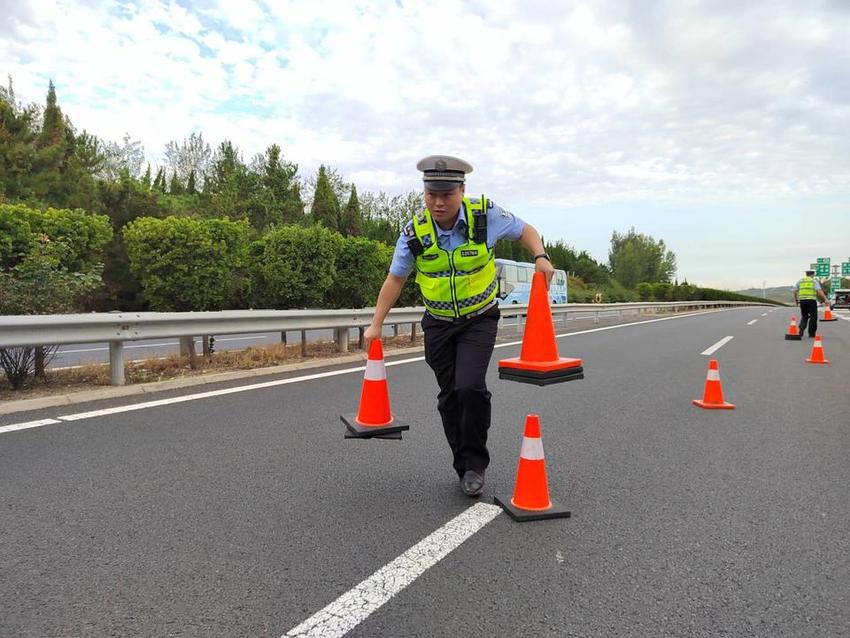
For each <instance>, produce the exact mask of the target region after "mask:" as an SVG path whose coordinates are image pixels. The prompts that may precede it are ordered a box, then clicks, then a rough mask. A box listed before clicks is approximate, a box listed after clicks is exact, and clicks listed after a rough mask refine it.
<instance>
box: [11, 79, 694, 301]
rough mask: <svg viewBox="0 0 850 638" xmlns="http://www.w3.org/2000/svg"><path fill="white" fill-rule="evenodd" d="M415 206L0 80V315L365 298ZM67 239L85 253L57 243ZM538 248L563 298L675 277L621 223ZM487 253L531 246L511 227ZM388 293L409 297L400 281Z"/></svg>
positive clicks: (655, 246) (621, 292)
mask: <svg viewBox="0 0 850 638" xmlns="http://www.w3.org/2000/svg"><path fill="white" fill-rule="evenodd" d="M423 207H424V202H423V198H422V194H421V192H410V193H404V194H400V195H396V196H390V195H388V194H386V193H384V192H379V193H362V194H361V193H358V190H357V188H356V185H355V184H353V183H349V182H347V181H346V180H345V179H344V178H343V176H341V175H340V174H339V173H338V172H337V171H336V170H335V169H333V168H332V167H330V166H326V165H322V166H320V167H319V169H318V171H317V173H316V174H315V175H311V176H308V177H303V176H301V175H299V167H298V165H297V164H296V163H294V162H291V161H289V160H287V159H285V157H284V154H283V151H282V149H281V147H280V146H278V145H277V144H270V145H269V146H268V147H267V148H266V150H265V151H264V152H262V153H259V154H256V155H255V156H254V157H253V158H252V159H251V160H250V161H247V162H246V161H245V160H244V158H243V155H242V153H241V152H240V151H239V149H238V147H237V146H235V145H234V144H233V142H232V141H229V140H225V141H223V142H221V143H220V144H219V145H218V146H217V147H215V148H213V147H211V146H210V144H209V143H208V142H207V141H206V140H204V138H203V135H202V133H199V132H198V133H194V132H193V133H191V134H190V135H189V137H188V138H186V139H184V140H180V141H178V140H174V141H171V142H169V143H168V144H167V145H166V148H165V150H164V163H163V165H162V166H158V167H154V168H152V167H151V166H150V164H146V163H145V152H144V148H143V147H142V145H141V143H140V142H139V141H135V140H133V139H131V137H130V136H129V135H125V137H124V138H123V140H122V141H121V142H113V141H105V140H102V139H100V138H98V137H96V136H95V135H93V134H91V133H89V132H87V131H85V130H83V131H78V130H77V129H76V128H75V127H74V125H73V124H72V122H71V121H70V119H69V118H68V117H67V116H65V115H64V114H63V113H62V110H61V108H60V106H59V101H58V97H57V94H56V89H55V86H54V85H53V82H52V81H51V82H50V84H49V87H48V90H47V96H46V100H45V104H44V105H43V106H42V105H37V104H28V105H24V104H22V103H20V102H18V101H17V99H16V97H15V94H14V89H13V86H12V81H11V78H10V80H9V85H8V87H0V314H13V313H14V314H41V313H51V312H70V311H73V310H81V311H107V310H148V309H150V310H216V309H223V308H239V307H272V308H290V307H362V306H367V305H371V304H373V303H374V300H375V297H376V295H377V292H378V289H379V287H380V281H381V280H382V279H383V276H384V275H385V273H386V269H387V266H388V264H389V259H390V256H391V254H392V248H393V247H394V245H395V243H396V240H397V238H398V235H399V232H400V230H401V228H402V226H403V225H404V224H405V223H406V222H407V220H409V219H410V218H411V216H412V215H413V214H414V213H416V212H418V211H420V210H421V209H422V208H423ZM80 242H82V244H80ZM78 244H80V245H85V247H86V250H87V251H88V252H87V253H86V255H87V256H86V259H82V260H81V259H76V260H75V259H74V258H72V255H75V254H76V253H78V252H79V250H80V245H78ZM546 248H547V251H548V252H549V254H550V255H551V257H552V262H553V264H554V266H555V267H556V268H559V269H562V270H565V271H567V272H568V273H569V274H570V298H571V300H572V301H589V300H592V299H593V298H594V297H596V295H597V294H600V293H601V294H603V296H604V299H605V300H606V301H637V300H639V299H641V298H643V297H645V296H646V288H644V289H643V292H639V291H638V285H639V284H649V285H655V284H669V285H671V286H673V288H677V287H679V286H680V285H679V284H678V282H673V277H674V275H675V272H676V257H675V254H674V253H673V252H672V251H671V250H669V249H668V248H667V247H666V246H665V244H664V241H663V240H655V239H654V238H652V237H649V236H647V235H644V234H641V233H638V232H637V231H636V230H635V229H634V228H632V229H630V230H629V231H627V232H625V233H618V232H616V231H614V232H613V234H612V238H611V249H610V252H609V255H608V257H609V259H608V263H607V264H602V263H599V262H597V261H596V260H594V259H593V258H592V257H590V255H589V254H588V253H587V252H586V251H577V250H576V249H574V248H573V247H571V246H569V245H567V244H565V243H564V242H563V241H561V240H558V241H556V242H554V243H551V242H546ZM496 254H497V256H498V257H505V258H510V259H515V260H518V261H527V260H529V259H530V255H528V254H527V253H526V252H525V251H524V250H523V249H522V248H521V247H520V246H519V245H518V244H517V243H515V242H499V245H498V246H497V249H496ZM317 260H321V261H322V262H323V263H322V267H321V268H317V265H316V261H317ZM411 279H412V278H411ZM681 286H687V283H686V282H685V283H683V284H682V285H681ZM27 289H30V290H32V291H39V292H38V293H37V294H36V293H35V292H32V293H27ZM60 289H61V293H60ZM51 290H52V291H53V292H51ZM659 290H661V289H659ZM698 290H700V289H698V288H696V287H694V286H689V287H688V288H683V289H682V290H680V291H679V292H673V293H670V292H669V291H666V289H665V291H662V292H661V293H660V294H663V295H665V298H666V297H667V296H670V295H673V297H674V298H678V297H677V295H678V296H681V295H682V294H687V295H691V296H693V295H696V294H698V293H697V292H695V291H698ZM402 303H407V304H410V305H412V304H415V303H418V301H417V294H416V290H415V289H414V286H413V284H412V282H410V285H409V286H408V287H407V288H406V290H405V294H404V297H403V299H402Z"/></svg>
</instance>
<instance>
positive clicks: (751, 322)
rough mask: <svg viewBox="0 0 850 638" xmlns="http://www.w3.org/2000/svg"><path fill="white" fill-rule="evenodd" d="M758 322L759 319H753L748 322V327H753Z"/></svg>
mask: <svg viewBox="0 0 850 638" xmlns="http://www.w3.org/2000/svg"><path fill="white" fill-rule="evenodd" d="M756 321H758V319H753V320H752V321H748V322H747V325H748V326H751V325H753V324H754V323H755V322H756Z"/></svg>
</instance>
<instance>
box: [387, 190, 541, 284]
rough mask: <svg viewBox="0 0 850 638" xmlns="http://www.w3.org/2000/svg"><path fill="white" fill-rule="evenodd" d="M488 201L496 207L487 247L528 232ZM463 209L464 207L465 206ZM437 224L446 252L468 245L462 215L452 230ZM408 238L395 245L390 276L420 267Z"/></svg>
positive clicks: (489, 220) (491, 214) (489, 219)
mask: <svg viewBox="0 0 850 638" xmlns="http://www.w3.org/2000/svg"><path fill="white" fill-rule="evenodd" d="M488 201H489V202H490V203H492V204H493V206H492V208H488V209H487V245H488V246H489V247H490V248H493V246H495V245H496V242H497V241H499V240H500V239H513V240H515V239H519V236H520V235H522V231H523V229H525V222H524V221H522V220H521V219H520V218H519V217H517V216H516V215H514V214H513V213H510V212H508V211H506V210H505V209H504V208H502V207H501V206H498V205H497V204H495V203H494V202H493V201H492V200H488ZM462 208H463V204H461V209H462ZM458 213H462V210H459V211H458ZM412 223H413V222H412V221H411V222H408V225H410V224H412ZM434 225H435V226H436V227H437V243H438V244H439V245H440V248H442V249H443V250H454V249H455V248H457V247H458V246H460V245H461V244H465V243H466V242H467V239H468V237H469V234H468V232H467V228H466V215H463V214H458V216H457V220H456V221H455V224H454V226H452V227H451V228H450V229H449V230H443V229H442V228H440V225H439V224H434ZM408 239H409V238H408V237H407V236H405V234H404V232H402V233H401V235H400V236H399V238H398V241H397V242H396V245H395V252H394V253H393V261H392V263H391V264H390V274H391V275H395V276H396V277H402V278H405V277H407V276H408V275H409V274H410V273H411V271H412V270H413V268H414V267H415V265H416V257H414V256H413V253H411V252H410V248H408V246H407V240H408Z"/></svg>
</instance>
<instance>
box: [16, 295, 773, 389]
mask: <svg viewBox="0 0 850 638" xmlns="http://www.w3.org/2000/svg"><path fill="white" fill-rule="evenodd" d="M754 305H770V304H757V303H750V302H738V301H681V302H653V303H611V304H555V305H552V307H551V308H552V315H553V316H556V317H563V318H564V319H566V316H567V315H568V314H574V313H593V314H594V320H595V322H597V323H598V322H599V317H600V314H601V313H610V312H617V315H618V318H619V319H622V317H623V314H624V313H630V312H635V313H638V314H641V313H643V312H647V311H658V310H667V311H670V310H672V311H673V312H679V311H686V310H699V309H705V308H728V307H735V306H754ZM501 310H502V316H503V317H516V316H520V317H521V316H523V315H525V314H526V313H527V312H528V306H526V305H510V306H502V307H501ZM424 312H425V308H423V307H414V308H394V309H392V310H391V311H390V313H389V315H388V316H387V319H386V321H385V322H384V323H385V325H391V326H396V329H397V326H399V325H403V324H410V326H411V339H413V338H415V335H416V324H417V323H418V322H419V321H420V320H421V318H422V315H423V313H424ZM373 313H374V309H372V308H364V309H361V310H223V311H219V312H108V313H92V314H71V315H15V316H0V348H13V347H35V346H51V345H66V344H73V343H99V342H108V343H109V364H110V383H111V384H112V385H123V384H124V354H123V346H124V342H126V341H138V340H142V339H163V338H169V337H180V338H181V339H183V340H184V344H185V343H186V340H189V342H190V343H191V340H192V338H194V337H196V336H202V335H225V334H246V333H257V332H281V333H282V334H285V333H286V332H290V331H291V332H296V331H300V332H301V338H302V349H304V348H305V345H306V340H305V339H306V338H305V336H304V333H305V331H307V330H322V329H333V330H334V331H335V332H334V335H335V341H336V343H337V350H339V351H340V352H347V351H348V332H349V329H350V328H360V329H364V328H366V327H367V326H368V325H369V324H370V323H371V322H372V315H373ZM361 334H362V333H361ZM191 347H192V348H193V347H194V346H191Z"/></svg>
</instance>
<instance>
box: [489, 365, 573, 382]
mask: <svg viewBox="0 0 850 638" xmlns="http://www.w3.org/2000/svg"><path fill="white" fill-rule="evenodd" d="M499 378H500V379H505V380H507V381H517V382H519V383H531V384H533V385H551V384H553V383H565V382H566V381H576V380H577V379H584V368H583V367H582V366H577V367H574V368H563V369H562V370H550V371H548V372H541V371H538V370H519V369H517V368H499Z"/></svg>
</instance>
